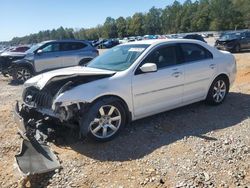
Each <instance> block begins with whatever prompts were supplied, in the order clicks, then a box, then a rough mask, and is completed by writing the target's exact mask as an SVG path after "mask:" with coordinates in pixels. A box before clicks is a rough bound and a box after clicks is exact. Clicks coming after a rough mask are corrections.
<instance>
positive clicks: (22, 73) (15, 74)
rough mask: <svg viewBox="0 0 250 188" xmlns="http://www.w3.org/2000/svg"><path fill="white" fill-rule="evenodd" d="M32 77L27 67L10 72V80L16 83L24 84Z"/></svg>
mask: <svg viewBox="0 0 250 188" xmlns="http://www.w3.org/2000/svg"><path fill="white" fill-rule="evenodd" d="M32 76H33V73H32V71H31V70H30V69H29V68H28V67H16V68H14V70H13V71H12V78H13V80H14V81H15V82H17V83H20V84H22V83H24V82H25V81H26V80H28V79H29V78H31V77H32Z"/></svg>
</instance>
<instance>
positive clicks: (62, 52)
mask: <svg viewBox="0 0 250 188" xmlns="http://www.w3.org/2000/svg"><path fill="white" fill-rule="evenodd" d="M13 53H14V52H12V51H11V52H6V53H5V52H4V53H2V54H1V57H2V62H1V67H2V70H1V71H2V73H3V74H4V75H10V76H12V77H13V79H14V80H15V81H18V82H21V83H22V82H24V81H26V80H27V79H29V78H31V77H32V76H34V75H37V74H40V73H42V72H46V71H49V70H54V69H58V68H63V67H70V66H76V65H84V64H86V63H88V62H89V61H90V60H92V59H93V58H95V57H96V56H98V55H99V52H98V50H96V49H95V48H94V47H93V46H92V45H91V44H90V43H89V42H87V41H80V40H79V41H78V40H53V41H45V42H41V43H39V44H36V45H33V46H32V47H31V48H30V49H29V50H27V49H26V50H25V52H22V53H21V52H18V53H16V52H15V53H14V55H13ZM7 54H8V55H7Z"/></svg>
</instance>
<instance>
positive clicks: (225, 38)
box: [220, 33, 240, 40]
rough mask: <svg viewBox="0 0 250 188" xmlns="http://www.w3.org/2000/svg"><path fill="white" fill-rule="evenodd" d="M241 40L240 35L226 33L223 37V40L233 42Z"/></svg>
mask: <svg viewBox="0 0 250 188" xmlns="http://www.w3.org/2000/svg"><path fill="white" fill-rule="evenodd" d="M238 38H240V33H226V34H224V35H222V36H221V38H220V39H221V40H233V39H238Z"/></svg>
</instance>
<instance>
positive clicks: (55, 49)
mask: <svg viewBox="0 0 250 188" xmlns="http://www.w3.org/2000/svg"><path fill="white" fill-rule="evenodd" d="M41 50H42V51H43V52H45V53H47V52H58V51H59V43H50V44H48V45H46V46H44V47H43V48H41Z"/></svg>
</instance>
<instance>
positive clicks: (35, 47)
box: [26, 43, 44, 54]
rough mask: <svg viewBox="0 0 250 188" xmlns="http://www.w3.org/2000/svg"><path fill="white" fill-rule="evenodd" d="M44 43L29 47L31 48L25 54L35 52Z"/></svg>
mask: <svg viewBox="0 0 250 188" xmlns="http://www.w3.org/2000/svg"><path fill="white" fill-rule="evenodd" d="M43 44H44V43H38V44H34V45H33V46H31V48H30V49H29V50H28V51H27V52H26V53H27V54H30V53H33V52H34V51H35V50H37V49H38V48H39V47H41V46H42V45H43Z"/></svg>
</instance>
